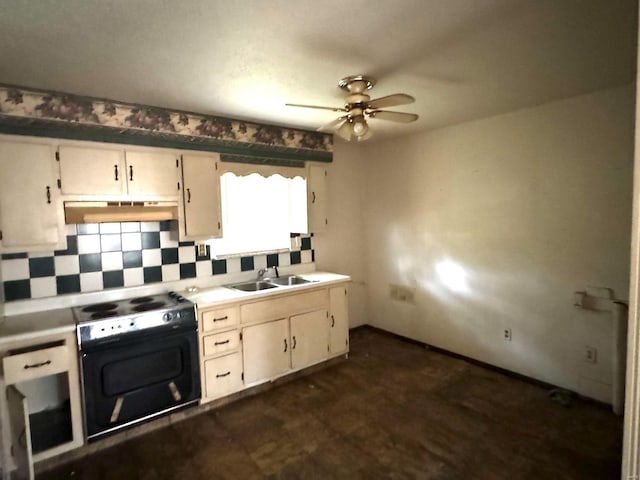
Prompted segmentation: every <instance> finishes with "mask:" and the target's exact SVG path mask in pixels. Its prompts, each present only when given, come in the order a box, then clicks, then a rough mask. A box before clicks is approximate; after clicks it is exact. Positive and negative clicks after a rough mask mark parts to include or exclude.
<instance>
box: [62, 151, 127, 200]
mask: <svg viewBox="0 0 640 480" xmlns="http://www.w3.org/2000/svg"><path fill="white" fill-rule="evenodd" d="M58 152H59V157H60V179H61V182H62V193H63V195H118V196H120V195H123V194H124V193H125V190H124V187H125V186H126V183H125V182H124V180H123V179H124V178H125V177H124V176H125V175H126V172H125V168H124V152H123V150H122V149H119V148H97V147H76V146H67V145H63V146H60V148H59V150H58Z"/></svg>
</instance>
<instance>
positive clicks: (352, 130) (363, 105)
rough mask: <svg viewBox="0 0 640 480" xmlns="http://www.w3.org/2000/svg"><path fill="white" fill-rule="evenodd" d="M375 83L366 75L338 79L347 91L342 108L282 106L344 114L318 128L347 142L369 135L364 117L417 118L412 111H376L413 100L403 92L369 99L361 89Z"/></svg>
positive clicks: (364, 89)
mask: <svg viewBox="0 0 640 480" xmlns="http://www.w3.org/2000/svg"><path fill="white" fill-rule="evenodd" d="M375 84H376V80H375V79H374V78H372V77H368V76H366V75H351V76H348V77H344V78H343V79H341V80H340V81H339V82H338V86H339V87H340V88H342V89H343V90H346V91H347V92H348V95H347V96H346V97H345V104H344V107H321V106H317V105H301V104H298V103H287V104H286V105H287V106H289V107H302V108H316V109H320V110H331V111H333V112H340V113H344V115H341V116H340V117H338V118H336V119H335V120H333V121H332V122H329V123H327V124H326V125H323V126H322V127H320V128H319V129H318V131H320V130H335V132H336V133H337V134H338V135H340V136H341V137H342V138H344V139H345V140H347V141H350V140H351V139H354V138H355V139H356V140H358V141H361V140H366V139H367V138H369V137H370V136H371V132H370V130H369V125H368V124H367V120H366V117H369V118H379V119H381V120H390V121H392V122H400V123H409V122H415V121H416V120H417V119H418V115H415V114H413V113H404V112H390V111H387V110H380V109H381V108H386V107H395V106H396V105H406V104H408V103H413V102H415V98H413V97H412V96H411V95H407V94H406V93H395V94H393V95H387V96H386V97H380V98H375V99H373V100H371V97H369V95H367V94H366V93H364V92H365V91H367V90H370V89H371V88H372V87H373V86H374V85H375Z"/></svg>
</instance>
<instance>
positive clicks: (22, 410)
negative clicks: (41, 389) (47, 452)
mask: <svg viewBox="0 0 640 480" xmlns="http://www.w3.org/2000/svg"><path fill="white" fill-rule="evenodd" d="M7 408H8V410H9V421H10V422H11V451H12V453H13V460H14V462H15V464H16V470H15V472H14V474H13V478H15V479H17V480H27V479H28V480H33V479H34V478H35V475H34V471H33V452H32V449H31V435H29V431H30V430H31V428H30V425H29V405H28V403H27V397H25V396H24V395H23V394H22V392H20V390H18V389H17V388H16V387H15V386H13V385H10V386H8V387H7Z"/></svg>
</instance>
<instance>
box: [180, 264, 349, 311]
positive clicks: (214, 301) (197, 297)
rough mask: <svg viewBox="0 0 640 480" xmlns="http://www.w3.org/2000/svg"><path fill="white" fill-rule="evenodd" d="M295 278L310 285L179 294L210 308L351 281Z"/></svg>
mask: <svg viewBox="0 0 640 480" xmlns="http://www.w3.org/2000/svg"><path fill="white" fill-rule="evenodd" d="M296 276H298V277H301V278H304V279H306V280H311V281H312V283H305V284H302V285H291V286H279V287H276V288H270V289H267V290H259V291H257V292H243V291H242V290H235V289H233V288H228V287H224V286H217V287H210V288H200V289H197V290H196V291H188V290H184V291H181V292H180V294H181V295H182V296H184V297H185V298H188V299H189V300H191V301H192V302H193V303H195V304H196V305H198V307H210V306H215V305H220V304H223V303H228V302H238V301H246V300H254V299H259V298H266V297H272V296H275V295H282V294H284V293H293V292H300V291H303V290H309V289H313V288H318V287H324V286H328V285H331V284H334V283H343V282H349V281H351V277H349V276H348V275H340V274H337V273H329V272H311V273H303V274H298V275H296Z"/></svg>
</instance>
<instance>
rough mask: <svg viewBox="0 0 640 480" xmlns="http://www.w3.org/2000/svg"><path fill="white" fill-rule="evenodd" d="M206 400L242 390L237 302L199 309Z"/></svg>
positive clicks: (203, 384) (203, 386) (202, 376)
mask: <svg viewBox="0 0 640 480" xmlns="http://www.w3.org/2000/svg"><path fill="white" fill-rule="evenodd" d="M198 322H199V325H198V327H199V328H198V331H199V332H200V333H199V335H200V338H199V341H200V358H201V365H200V375H201V377H200V379H201V383H202V402H203V403H204V402H209V401H211V400H215V399H216V398H220V397H224V396H225V395H229V394H230V393H233V392H237V391H238V390H242V388H243V385H244V384H243V381H242V344H241V343H240V330H239V329H238V324H239V323H240V316H239V310H238V306H237V305H226V306H221V307H216V308H210V309H207V308H204V309H198Z"/></svg>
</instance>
